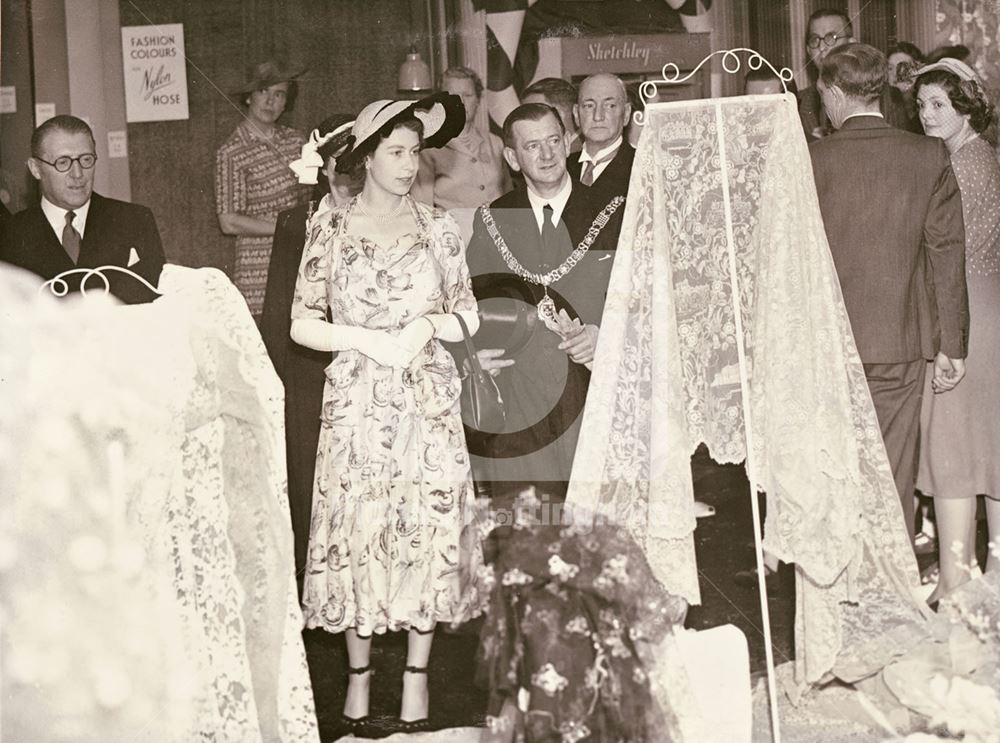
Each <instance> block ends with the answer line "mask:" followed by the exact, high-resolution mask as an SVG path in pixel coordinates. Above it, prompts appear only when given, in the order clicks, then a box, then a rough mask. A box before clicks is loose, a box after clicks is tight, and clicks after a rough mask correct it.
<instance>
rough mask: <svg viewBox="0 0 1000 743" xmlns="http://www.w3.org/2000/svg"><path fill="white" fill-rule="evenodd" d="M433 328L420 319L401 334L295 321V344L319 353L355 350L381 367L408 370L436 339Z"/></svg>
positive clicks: (431, 324) (309, 320) (293, 323)
mask: <svg viewBox="0 0 1000 743" xmlns="http://www.w3.org/2000/svg"><path fill="white" fill-rule="evenodd" d="M433 333H434V325H433V323H432V322H431V321H430V320H428V319H427V318H425V317H418V318H417V319H416V320H413V321H412V322H410V323H409V324H408V325H406V326H405V327H404V328H403V329H402V330H400V331H399V333H398V334H396V335H393V334H392V333H390V332H388V331H385V330H371V329H369V328H360V327H357V326H356V325H336V324H334V323H329V322H327V321H326V320H319V319H312V318H309V319H297V320H293V321H292V328H291V336H292V340H293V341H295V342H296V343H298V344H299V345H301V346H305V347H307V348H313V349H316V350H317V351H347V350H354V351H358V352H359V353H363V354H364V355H365V356H367V357H368V358H370V359H372V360H373V361H375V362H377V363H379V364H381V365H382V366H392V367H406V366H409V365H410V362H411V361H413V359H414V357H415V356H416V355H417V354H418V353H419V352H420V351H421V350H422V349H423V347H424V346H426V345H427V342H428V341H430V339H431V338H432V337H433Z"/></svg>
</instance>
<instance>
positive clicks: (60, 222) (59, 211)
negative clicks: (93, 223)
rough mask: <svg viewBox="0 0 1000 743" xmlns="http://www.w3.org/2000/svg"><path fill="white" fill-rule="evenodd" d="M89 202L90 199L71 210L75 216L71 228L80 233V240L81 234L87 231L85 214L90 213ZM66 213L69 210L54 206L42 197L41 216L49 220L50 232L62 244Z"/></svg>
mask: <svg viewBox="0 0 1000 743" xmlns="http://www.w3.org/2000/svg"><path fill="white" fill-rule="evenodd" d="M90 201H91V200H90V199H87V203H86V204H84V205H83V206H81V207H79V208H77V209H74V210H73V214H74V215H75V216H74V217H73V228H74V229H75V230H76V231H77V232H79V233H80V237H81V238H83V233H84V232H85V231H86V229H87V214H89V213H90ZM68 211H69V209H63V208H62V207H61V206H56V205H55V204H53V203H52V202H51V201H49V200H48V199H47V198H45V197H44V196H43V197H42V214H44V215H45V218H46V219H47V220H49V224H50V225H52V230H53V231H54V232H55V233H56V237H57V238H58V239H59V241H60V242H62V233H63V229H65V227H66V212H68Z"/></svg>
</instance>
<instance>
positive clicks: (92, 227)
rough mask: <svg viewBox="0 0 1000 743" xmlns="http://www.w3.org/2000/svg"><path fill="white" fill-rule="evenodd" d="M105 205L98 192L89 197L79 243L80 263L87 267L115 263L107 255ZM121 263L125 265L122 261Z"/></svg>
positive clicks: (108, 247) (108, 248)
mask: <svg viewBox="0 0 1000 743" xmlns="http://www.w3.org/2000/svg"><path fill="white" fill-rule="evenodd" d="M107 216H108V215H107V205H106V204H105V201H104V198H103V197H102V196H100V194H97V193H94V194H91V197H90V211H88V212H87V226H86V228H85V229H84V231H83V242H82V243H81V244H80V263H79V265H81V266H86V267H87V268H95V267H97V266H102V265H104V264H108V263H115V261H114V260H112V259H111V256H109V255H108V253H109V252H111V251H110V246H108V245H107V244H106V243H107V234H108V224H107ZM121 265H125V264H124V263H122V264H121Z"/></svg>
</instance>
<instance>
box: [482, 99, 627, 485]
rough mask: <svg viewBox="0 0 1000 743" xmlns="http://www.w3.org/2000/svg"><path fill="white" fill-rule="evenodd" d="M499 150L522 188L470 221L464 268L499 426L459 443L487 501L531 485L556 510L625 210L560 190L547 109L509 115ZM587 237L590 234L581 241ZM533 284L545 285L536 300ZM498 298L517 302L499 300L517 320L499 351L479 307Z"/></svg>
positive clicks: (556, 141)
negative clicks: (503, 416) (516, 312)
mask: <svg viewBox="0 0 1000 743" xmlns="http://www.w3.org/2000/svg"><path fill="white" fill-rule="evenodd" d="M504 145H505V146H504V158H505V159H506V160H507V163H508V164H509V165H510V166H511V168H512V169H513V170H515V171H519V172H521V173H522V174H523V175H524V182H525V186H524V187H521V188H516V189H514V190H513V191H511V192H509V193H507V194H505V195H504V196H501V197H500V198H499V199H497V200H495V201H494V202H493V203H492V204H490V206H489V207H484V208H481V209H480V210H479V211H477V213H476V216H475V219H474V221H473V235H472V240H471V241H470V243H469V249H468V252H467V255H466V257H467V260H468V264H469V270H470V273H471V275H472V277H473V279H474V281H473V286H474V289H475V292H476V298H477V299H478V300H479V302H480V304H479V307H480V314H481V315H483V316H484V320H483V324H482V325H481V326H480V328H479V332H478V333H477V335H476V343H477V345H478V346H479V347H480V351H479V353H478V354H477V355H478V356H479V358H480V361H481V363H482V364H483V368H484V369H486V370H487V371H490V372H491V373H494V374H495V379H496V382H497V386H498V387H499V388H500V392H501V395H502V396H503V400H504V403H505V406H506V409H507V420H506V424H505V427H504V430H503V431H501V432H492V433H494V434H495V435H489V434H487V435H486V436H484V437H477V436H473V437H470V451H472V452H473V454H477V453H478V454H479V455H480V456H483V457H484V458H485V460H486V462H485V463H484V465H483V467H481V468H477V467H476V466H475V464H474V471H476V469H479V471H480V472H483V471H484V470H488V471H489V476H488V477H487V478H485V479H488V480H490V481H491V482H493V483H494V486H493V492H494V494H497V493H499V492H502V493H508V494H509V493H511V492H517V490H518V489H519V488H520V487H521V486H523V485H524V484H528V483H531V484H535V485H538V486H539V489H540V490H541V491H542V492H543V493H547V494H548V495H550V496H552V498H553V499H554V500H555V501H562V500H564V499H565V496H566V488H567V482H568V480H569V476H570V471H571V469H572V464H573V455H574V453H575V451H576V440H577V436H578V434H579V428H580V419H581V412H582V410H583V405H584V401H585V399H586V395H587V387H588V385H589V383H590V366H591V364H592V362H593V359H594V350H595V348H596V345H597V336H598V333H599V328H600V324H601V315H602V313H603V311H604V299H605V294H606V292H607V288H608V280H609V279H610V277H611V267H612V264H613V263H614V260H613V257H614V250H615V247H616V246H617V242H618V234H619V232H620V231H621V225H622V218H623V216H624V213H625V205H624V201H625V200H624V198H622V197H621V196H618V197H617V198H612V199H610V200H609V201H607V202H605V203H603V204H600V205H597V206H596V207H595V205H593V204H592V203H591V199H590V197H589V195H588V194H587V193H586V192H585V189H583V188H581V187H580V186H579V185H578V184H576V183H574V182H573V181H572V180H571V179H570V177H569V175H568V174H567V172H566V147H567V137H566V132H565V129H564V127H563V123H562V120H561V119H560V118H559V114H558V112H557V111H556V110H555V109H553V108H552V107H550V106H548V105H546V104H543V103H526V104H523V105H521V106H519V107H518V108H516V109H514V110H513V111H512V112H511V113H510V115H509V116H508V117H507V120H506V121H505V122H504ZM592 226H593V227H594V229H595V230H596V233H591V235H592V236H591V239H590V240H589V241H588V239H587V235H588V231H589V230H590V229H591V227H592ZM572 256H575V258H576V259H575V260H573V259H571V257H572ZM525 272H527V273H528V274H530V276H528V277H525ZM542 275H544V276H547V277H549V278H552V277H555V280H552V281H549V285H548V288H547V289H546V288H544V287H543V286H542V284H541V283H540V282H539V280H538V279H539V276H542ZM498 296H500V297H501V299H503V298H504V297H505V296H506V297H508V298H509V297H521V300H520V301H518V300H516V299H510V301H511V302H514V303H516V304H517V305H518V307H519V308H520V309H522V310H526V312H524V313H523V314H522V322H521V324H522V325H523V326H524V327H521V328H519V331H520V332H519V335H520V336H521V337H522V338H523V340H522V341H521V342H519V343H516V344H514V343H506V344H505V343H504V342H503V341H502V340H496V337H495V336H494V335H493V334H492V332H491V323H490V322H489V319H488V317H489V315H490V314H491V312H492V310H491V305H490V302H491V301H495V300H496V298H497V297H498ZM546 296H548V297H549V300H546ZM549 301H551V302H552V305H551V314H549V313H547V312H546V309H547V307H549V304H548V303H549ZM545 318H547V319H545ZM501 346H502V347H501ZM478 439H482V441H481V442H480V443H481V444H482V446H481V447H480V446H479V445H478V443H477V440H478Z"/></svg>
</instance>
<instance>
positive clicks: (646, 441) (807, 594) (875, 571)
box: [568, 96, 922, 684]
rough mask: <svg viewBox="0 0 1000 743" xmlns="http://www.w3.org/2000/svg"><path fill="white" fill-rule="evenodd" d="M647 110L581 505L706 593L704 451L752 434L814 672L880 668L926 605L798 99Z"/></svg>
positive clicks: (686, 587)
mask: <svg viewBox="0 0 1000 743" xmlns="http://www.w3.org/2000/svg"><path fill="white" fill-rule="evenodd" d="M646 116H647V119H646V125H645V128H644V130H643V134H642V137H641V139H640V142H639V146H638V150H637V153H636V162H635V167H634V169H633V173H632V181H631V184H630V189H629V198H628V202H627V205H626V214H625V220H624V226H623V228H622V233H621V237H620V240H619V245H618V252H617V256H616V258H615V266H614V271H613V273H612V277H611V282H610V287H609V290H608V299H607V304H606V307H605V311H604V320H603V324H602V327H601V334H600V342H599V345H598V349H597V354H596V358H595V361H594V370H595V371H594V376H593V378H592V379H591V385H590V391H589V393H588V397H587V406H586V410H585V411H584V419H583V427H582V433H581V436H580V441H579V444H578V448H577V454H576V458H575V460H574V461H575V464H574V469H573V482H572V483H571V485H570V490H569V497H568V502H569V503H570V504H573V505H581V506H583V507H585V508H587V509H590V510H593V511H594V512H597V513H600V514H602V515H604V516H605V517H607V518H610V519H614V520H617V521H620V522H622V523H623V525H624V526H625V527H626V528H627V529H628V530H629V532H630V534H631V535H632V536H633V537H634V538H635V539H637V540H638V541H639V543H640V544H643V545H644V546H645V549H646V552H647V556H648V558H649V561H650V564H651V567H652V568H653V570H654V572H655V574H656V575H657V578H658V579H659V580H661V581H662V582H663V584H664V585H665V586H666V587H667V589H668V590H670V591H671V592H673V593H676V594H679V595H681V596H684V597H685V598H687V599H688V600H689V601H690V602H692V603H697V602H698V601H699V592H698V582H697V572H696V566H695V557H694V546H693V530H694V526H695V520H694V515H693V513H692V505H693V488H692V482H691V474H690V455H691V453H692V452H693V450H694V448H695V447H696V446H697V445H698V444H699V443H701V442H704V443H705V444H707V445H708V447H709V449H710V451H711V453H712V456H713V457H714V458H715V459H716V460H718V461H720V462H740V461H741V460H743V459H744V458H745V457H746V456H747V442H748V441H750V442H752V443H751V447H752V449H751V456H750V458H749V460H748V474H749V477H750V481H751V483H752V484H755V485H756V486H757V487H758V488H759V489H761V490H763V491H765V492H766V493H767V498H768V516H767V524H766V527H765V537H766V538H765V543H764V546H765V548H766V549H767V550H769V551H771V552H773V553H774V554H776V555H777V556H778V557H780V558H781V559H783V560H785V561H788V562H793V563H795V564H796V568H797V576H798V578H797V607H796V632H795V636H796V661H795V663H796V666H795V680H796V682H797V683H798V684H805V683H813V682H817V681H820V680H821V679H823V678H824V677H826V675H827V674H828V672H830V671H833V673H835V674H836V675H838V676H840V677H841V678H843V679H845V680H847V681H853V680H856V679H857V678H861V677H864V676H865V675H868V674H869V673H871V672H873V671H874V669H876V668H878V667H880V666H879V665H878V664H879V662H880V661H883V660H885V659H886V658H887V657H889V656H891V654H892V652H893V651H892V650H890V649H887V645H886V643H885V642H884V639H883V641H882V642H880V644H879V648H880V650H879V651H878V652H874V650H873V648H874V644H873V643H874V641H875V640H876V638H883V637H884V636H886V635H890V636H893V637H894V638H895V641H896V642H897V643H898V644H899V645H900V646H901V647H905V646H906V645H908V644H909V643H911V642H913V641H914V640H915V635H914V634H913V633H912V632H910V631H906V632H905V633H904V632H902V631H901V632H900V633H897V635H892V632H893V630H894V629H895V628H897V627H903V626H904V625H906V626H910V627H912V626H914V625H913V624H912V620H914V619H919V618H920V616H921V612H922V609H921V608H920V607H921V604H920V602H918V601H917V600H916V599H915V598H914V592H915V590H916V588H917V587H918V577H917V570H916V563H915V560H914V558H913V553H912V551H911V550H910V547H909V545H908V543H907V537H906V532H905V530H904V527H903V521H902V513H901V509H900V506H899V500H898V497H897V495H896V490H895V486H894V484H893V480H892V473H891V471H890V469H889V464H888V461H887V459H886V455H885V449H884V447H883V445H882V441H881V437H880V434H879V427H878V422H877V420H876V417H875V411H874V408H873V407H872V403H871V398H870V396H869V393H868V388H867V385H866V382H865V377H864V370H863V368H862V366H861V361H860V358H859V357H858V353H857V349H856V347H855V345H854V340H853V336H852V334H851V330H850V325H849V322H848V318H847V313H846V310H845V308H844V304H843V299H842V297H841V293H840V286H839V284H838V282H837V277H836V272H835V269H834V265H833V261H832V259H831V257H830V254H829V247H828V245H827V243H826V236H825V233H824V230H823V223H822V217H821V215H820V211H819V205H818V202H817V199H816V194H815V190H814V187H813V182H812V169H811V164H810V160H809V153H808V149H807V147H806V143H805V139H804V137H803V135H802V132H801V127H800V124H799V121H798V117H797V115H796V111H795V105H794V98H793V97H791V96H752V97H741V98H728V99H718V100H713V101H688V102H678V103H670V104H662V105H654V106H651V107H649V108H648V109H647V110H646ZM734 287H735V290H734ZM734 291H735V293H736V294H737V295H738V302H734V301H733V296H734ZM737 304H738V306H739V308H740V311H739V314H737V313H736V311H735V309H734V305H737ZM741 346H742V348H741ZM747 417H749V420H750V427H749V429H748V428H747V427H746V425H745V420H746V418H747ZM908 622H909V623H910V624H907V623H908ZM883 665H884V663H883Z"/></svg>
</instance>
